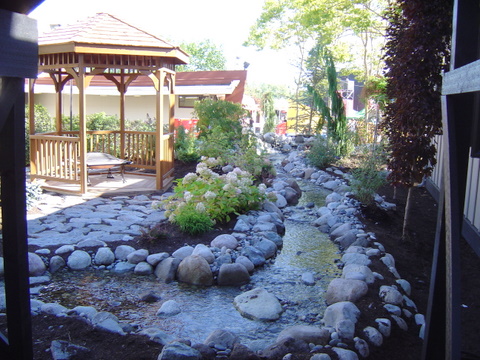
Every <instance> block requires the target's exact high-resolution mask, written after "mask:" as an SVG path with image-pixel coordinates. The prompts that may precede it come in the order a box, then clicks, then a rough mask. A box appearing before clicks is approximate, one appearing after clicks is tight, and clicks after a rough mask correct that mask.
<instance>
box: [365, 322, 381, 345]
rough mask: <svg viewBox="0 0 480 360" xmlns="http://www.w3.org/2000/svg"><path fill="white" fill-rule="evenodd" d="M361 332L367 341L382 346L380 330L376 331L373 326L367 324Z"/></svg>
mask: <svg viewBox="0 0 480 360" xmlns="http://www.w3.org/2000/svg"><path fill="white" fill-rule="evenodd" d="M363 334H364V335H365V337H366V338H367V341H368V342H369V343H370V344H372V345H373V346H382V344H383V336H382V334H381V333H380V331H378V330H377V329H375V328H374V327H372V326H367V327H366V328H365V329H363Z"/></svg>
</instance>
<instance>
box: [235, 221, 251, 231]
mask: <svg viewBox="0 0 480 360" xmlns="http://www.w3.org/2000/svg"><path fill="white" fill-rule="evenodd" d="M251 228H252V227H251V225H250V224H248V223H247V222H246V221H244V220H243V219H238V220H237V222H236V224H235V227H234V228H233V231H238V232H247V231H250V229H251Z"/></svg>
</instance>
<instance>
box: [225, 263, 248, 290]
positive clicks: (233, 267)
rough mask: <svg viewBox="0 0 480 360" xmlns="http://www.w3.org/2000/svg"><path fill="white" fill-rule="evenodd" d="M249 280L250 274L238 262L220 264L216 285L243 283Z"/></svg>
mask: <svg viewBox="0 0 480 360" xmlns="http://www.w3.org/2000/svg"><path fill="white" fill-rule="evenodd" d="M249 282H250V274H249V273H248V270H247V268H246V267H245V266H243V265H242V264H240V263H234V264H222V266H220V270H219V272H218V277H217V283H218V285H222V286H223V285H227V286H228V285H233V286H236V285H244V284H247V283H249Z"/></svg>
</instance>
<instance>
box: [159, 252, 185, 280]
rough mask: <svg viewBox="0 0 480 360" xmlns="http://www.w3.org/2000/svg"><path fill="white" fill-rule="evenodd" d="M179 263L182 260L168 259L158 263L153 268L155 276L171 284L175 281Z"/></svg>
mask: <svg viewBox="0 0 480 360" xmlns="http://www.w3.org/2000/svg"><path fill="white" fill-rule="evenodd" d="M181 261H182V260H180V259H177V258H173V257H169V258H166V259H164V260H162V261H160V263H159V264H158V265H157V267H156V268H155V271H154V273H155V276H156V277H157V278H158V279H159V280H162V281H164V282H165V283H167V284H168V283H171V282H172V281H173V280H175V276H176V274H177V269H178V265H180V262H181Z"/></svg>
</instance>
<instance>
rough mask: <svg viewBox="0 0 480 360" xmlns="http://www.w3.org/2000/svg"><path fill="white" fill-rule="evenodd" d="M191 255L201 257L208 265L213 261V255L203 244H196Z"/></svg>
mask: <svg viewBox="0 0 480 360" xmlns="http://www.w3.org/2000/svg"><path fill="white" fill-rule="evenodd" d="M192 255H200V256H202V257H203V258H205V260H207V262H208V263H209V264H212V263H213V262H214V261H215V255H213V253H212V250H210V248H209V247H208V246H206V245H204V244H197V245H196V246H195V248H194V249H193V252H192Z"/></svg>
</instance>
